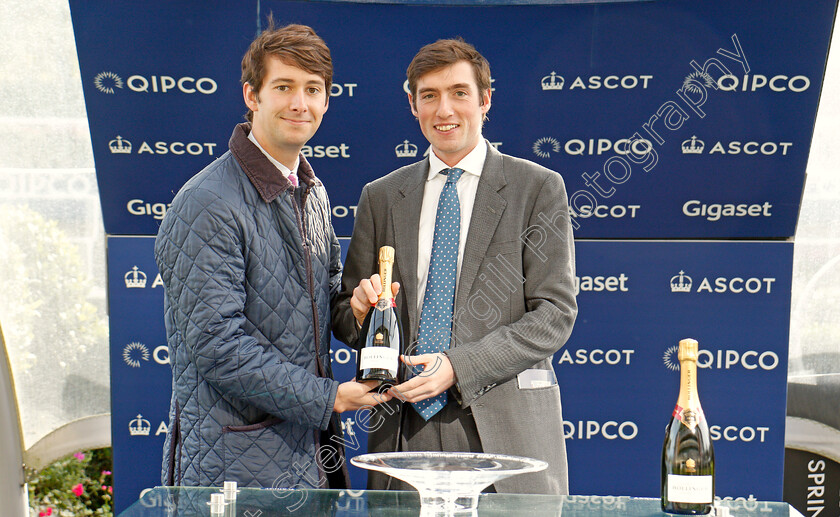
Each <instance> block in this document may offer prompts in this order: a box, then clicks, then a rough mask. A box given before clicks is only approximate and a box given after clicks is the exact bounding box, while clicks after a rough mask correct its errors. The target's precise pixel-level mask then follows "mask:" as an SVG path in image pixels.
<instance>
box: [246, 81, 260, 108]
mask: <svg viewBox="0 0 840 517" xmlns="http://www.w3.org/2000/svg"><path fill="white" fill-rule="evenodd" d="M242 98H243V99H244V100H245V105H246V106H248V109H250V110H251V111H257V109H259V104H260V99H259V96H258V95H257V92H256V91H254V89H253V88H252V87H251V85H250V83H245V84H243V85H242Z"/></svg>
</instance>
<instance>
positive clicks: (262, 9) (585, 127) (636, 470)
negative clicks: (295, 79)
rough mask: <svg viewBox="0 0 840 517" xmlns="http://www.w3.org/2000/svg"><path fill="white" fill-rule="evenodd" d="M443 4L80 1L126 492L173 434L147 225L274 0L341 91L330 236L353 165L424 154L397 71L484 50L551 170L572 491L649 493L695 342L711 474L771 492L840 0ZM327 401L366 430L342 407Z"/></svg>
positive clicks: (499, 86)
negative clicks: (460, 51)
mask: <svg viewBox="0 0 840 517" xmlns="http://www.w3.org/2000/svg"><path fill="white" fill-rule="evenodd" d="M440 3H442V4H446V5H432V4H439V2H436V1H431V2H412V3H411V4H408V3H399V4H396V3H373V2H371V3H365V2H362V3H354V2H279V1H255V2H250V3H241V2H237V3H234V4H226V3H212V4H208V3H206V2H199V1H197V0H191V1H177V2H145V3H140V4H138V3H136V2H128V1H124V0H120V1H116V2H115V1H106V0H88V1H84V2H83V1H81V0H71V2H70V6H71V13H72V17H73V25H74V30H75V37H76V44H77V49H78V54H79V61H80V68H81V78H82V82H83V89H84V94H85V101H86V107H87V113H88V120H89V124H90V132H91V140H92V146H93V151H94V158H95V161H96V169H97V179H98V182H99V188H100V196H101V199H102V210H103V217H104V221H105V228H106V232H107V233H108V234H109V236H110V237H109V239H108V246H109V248H108V264H109V282H110V287H109V296H110V318H111V366H112V369H111V371H112V381H111V387H112V417H113V446H114V462H115V466H114V484H115V497H116V507H115V508H116V510H117V511H118V512H119V511H120V510H122V509H123V508H125V507H126V506H127V505H128V504H130V503H131V502H133V501H134V500H136V499H137V497H138V496H139V493H140V491H141V490H142V489H144V488H146V487H151V486H154V485H155V484H158V483H159V470H160V455H161V447H162V443H163V437H164V433H166V432H167V430H166V423H167V422H166V418H167V409H168V400H169V391H170V382H171V380H170V372H169V366H168V355H167V350H166V346H165V336H164V329H163V316H162V285H161V284H160V283H159V280H157V281H156V276H157V270H156V268H155V265H154V262H153V260H152V245H153V239H152V238H150V237H149V236H153V235H154V234H155V233H156V232H157V228H158V226H159V224H160V220H161V219H162V218H163V216H164V214H165V212H166V207H167V205H168V204H169V203H170V202H171V200H172V198H173V196H174V194H175V192H177V190H178V189H179V188H180V186H181V185H182V184H183V183H184V182H185V181H186V180H187V179H188V178H189V177H191V176H192V175H193V174H195V173H196V172H198V171H199V170H200V169H202V168H203V167H204V166H205V165H207V164H208V163H209V162H210V161H212V160H213V159H214V158H215V157H218V156H220V155H221V154H223V153H224V152H225V151H226V150H227V141H228V138H229V136H230V134H231V131H232V129H233V126H234V124H236V123H237V122H239V121H241V120H242V116H243V114H244V112H245V106H244V104H243V101H242V95H241V87H240V85H239V70H240V64H239V63H240V60H241V56H242V54H243V52H244V51H245V49H246V47H247V45H248V44H249V42H250V41H251V39H252V38H253V36H254V35H255V33H256V32H257V31H258V29H259V27H260V26H262V25H264V24H265V16H266V15H267V13H268V12H273V13H274V16H275V18H276V19H277V22H278V24H285V23H291V22H299V23H306V24H308V25H311V26H313V27H314V28H315V29H316V31H317V32H318V33H319V34H320V35H321V36H322V37H323V38H324V39H325V40H326V41H327V43H328V44H329V45H330V47H331V50H332V55H333V60H334V64H335V76H334V85H333V87H332V91H331V94H332V96H331V99H330V108H329V111H328V112H327V114H326V116H325V118H324V122H323V124H322V126H321V129H320V130H319V131H318V133H317V134H316V135H315V137H314V138H313V140H312V141H311V142H309V145H308V146H307V147H305V148H304V154H305V155H306V156H307V158H308V159H309V160H310V162H311V163H312V165H313V167H314V168H315V171H316V173H317V174H318V176H319V177H320V178H321V179H322V180H323V181H324V183H325V184H326V186H327V189H328V191H329V193H330V197H331V201H332V205H333V223H334V226H335V228H336V231H337V233H338V234H339V235H342V236H349V235H350V234H351V232H352V226H353V215H354V209H355V205H356V203H357V201H358V197H359V194H360V192H361V188H362V187H363V186H364V184H365V183H367V182H369V181H371V180H373V179H375V178H377V177H379V176H381V175H383V174H385V173H387V172H389V171H390V170H393V169H395V168H397V167H400V166H402V165H406V164H408V163H412V162H413V161H416V160H419V159H421V158H422V157H423V156H424V155H425V153H427V152H428V144H427V143H426V141H425V139H424V138H423V136H422V133H421V132H420V130H419V127H418V125H417V123H416V121H415V120H414V119H413V117H412V115H411V113H410V110H409V108H408V103H407V100H406V92H405V84H404V81H405V68H406V66H407V64H408V62H409V61H410V59H411V57H412V56H413V55H414V53H415V52H416V51H417V50H418V49H419V48H420V47H421V46H422V45H423V44H426V43H429V42H431V41H433V40H435V39H438V38H442V37H452V36H456V35H460V36H463V37H464V38H465V39H466V40H467V41H469V42H471V43H473V44H475V45H476V47H477V48H478V49H479V50H480V51H481V52H482V53H483V54H484V55H485V56H486V57H487V58H488V59H489V61H490V63H491V67H492V77H493V94H492V95H493V96H492V102H493V107H492V109H491V111H490V114H489V115H490V121H489V122H487V123H486V125H485V129H484V135H485V136H486V137H487V138H488V139H489V140H490V142H491V143H493V145H495V146H497V147H498V148H499V149H500V150H501V151H502V152H505V153H508V154H512V155H515V156H520V157H524V158H528V159H530V160H533V161H535V162H537V163H540V164H543V165H545V166H547V167H549V168H551V169H553V170H556V171H557V172H559V173H560V174H562V176H563V178H564V180H565V182H566V185H567V190H568V193H569V196H570V202H571V206H572V209H573V225H574V226H575V235H576V238H577V252H578V257H577V274H578V278H579V289H580V292H579V296H578V300H579V304H580V315H579V318H578V322H577V324H576V327H575V331H574V333H573V335H572V338H571V339H570V341H569V343H567V344H566V346H565V347H564V349H563V350H561V352H562V353H561V354H558V356H557V357H556V364H555V368H556V370H557V373H558V378H559V380H560V383H561V389H562V393H563V403H564V417H565V419H566V437H567V440H568V442H567V444H568V450H569V459H570V469H571V489H572V491H573V493H578V494H622V495H639V496H656V495H657V494H658V490H659V488H658V487H659V484H658V483H659V471H658V458H659V454H660V452H659V449H660V447H661V443H662V436H663V432H664V426H665V424H666V423H667V418H668V415H670V412H671V410H672V409H673V404H674V403H675V401H676V396H677V390H678V381H679V376H678V374H677V373H676V372H674V371H673V366H674V364H675V357H674V352H673V350H674V349H673V347H675V346H676V344H677V342H678V340H679V339H681V338H684V337H694V338H696V339H698V340H699V342H700V346H701V349H702V350H703V352H702V354H701V372H700V393H701V398H702V400H703V404H704V409H705V411H706V414H707V416H708V417H709V420H710V422H711V423H712V425H713V428H712V430H713V433H714V435H715V439H716V448H717V460H718V485H717V492H718V495H720V496H724V497H725V496H731V497H748V496H750V495H752V496H754V497H756V498H759V499H777V500H778V499H780V498H781V495H782V463H783V462H782V457H783V450H784V449H783V447H784V445H783V444H784V413H785V385H786V384H785V383H786V371H787V339H788V321H789V301H790V276H791V273H790V272H791V260H792V243H790V242H784V241H783V239H785V238H789V237H791V236H793V234H794V231H795V226H796V220H797V216H798V210H799V201H800V198H801V195H802V189H803V184H804V178H805V167H806V164H807V160H808V152H809V148H810V144H811V137H812V131H813V125H814V120H815V116H816V109H817V105H818V101H819V95H820V87H821V84H822V78H823V73H824V66H825V60H826V55H827V49H828V44H829V37H830V33H831V28H832V23H833V19H834V12H835V9H836V1H834V0H816V1H814V2H809V4H808V7H807V9H805V8H803V7H801V5H800V4H797V3H795V2H789V1H784V0H768V1H765V2H761V3H760V5H759V4H757V3H755V2H749V1H747V0H737V1H732V0H709V1H707V2H703V3H697V2H688V1H682V0H674V1H651V2H638V1H628V2H567V3H552V2H547V3H545V4H544V5H504V4H522V2H515V1H514V2H481V5H477V4H478V2H472V1H463V2H455V3H453V2H440ZM529 3H532V2H529ZM540 3H541V2H540ZM421 4H422V5H421ZM455 4H461V5H455ZM490 4H492V5H490ZM587 239H610V240H587ZM628 239H631V240H628ZM632 239H658V240H655V241H643V240H632ZM667 239H680V240H667ZM686 239H693V240H686ZM712 239H724V240H725V241H720V240H712ZM739 239H749V240H753V241H752V242H750V241H743V242H739V241H738V240H739ZM755 239H765V241H761V242H757V241H754V240H755ZM766 239H780V240H777V241H776V242H770V241H766ZM343 244H344V245H345V247H346V242H344V243H343ZM135 267H136V268H137V269H136V271H135V269H134V268H135ZM143 280H144V281H145V283H143ZM689 285H690V287H689ZM333 361H334V367H335V370H336V373H337V377H338V378H339V379H342V380H346V379H349V378H351V377H352V368H353V364H354V363H355V355H354V353H353V352H350V351H349V350H347V349H346V348H345V347H343V346H342V345H337V344H334V348H333ZM342 420H343V422H344V423H345V426H346V427H345V431H346V432H348V433H357V439H359V440H360V444H361V446H360V450H364V448H365V445H366V437H365V436H364V433H363V432H358V431H359V430H358V426H356V425H355V422H354V420H353V415H352V414H351V415H344V416H343V418H342ZM747 464H748V465H750V466H751V467H755V468H751V469H750V472H752V473H754V475H752V476H744V475H743V472H744V470H743V469H744V465H747ZM605 465H607V466H608V468H604V466H605ZM353 469H355V468H353ZM353 483H354V486H356V487H361V486H363V485H364V482H363V473H361V472H358V471H355V470H354V471H353Z"/></svg>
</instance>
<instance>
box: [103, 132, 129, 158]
mask: <svg viewBox="0 0 840 517" xmlns="http://www.w3.org/2000/svg"><path fill="white" fill-rule="evenodd" d="M108 149H110V150H111V154H131V142H129V141H128V140H124V139H123V138H122V137H121V136H119V135H117V138H115V139H113V140H111V141H110V142H108Z"/></svg>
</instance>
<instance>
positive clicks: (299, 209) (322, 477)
mask: <svg viewBox="0 0 840 517" xmlns="http://www.w3.org/2000/svg"><path fill="white" fill-rule="evenodd" d="M308 192H309V189H306V190H304V191H303V192H302V193H301V196H300V205H301V206H298V204H297V200H296V199H295V195H294V191H292V192H290V195H289V199H290V200H291V202H292V206H293V207H294V209H295V219H296V220H297V227H298V232H300V239H301V242H302V243H303V257H304V260H303V261H304V264H305V265H306V288H307V289H308V290H309V301H310V304H311V305H312V323H313V328H312V330H313V332H314V334H315V364H316V368H317V371H318V376H319V377H326V376H327V375H326V372H324V367H323V366H322V365H321V331H320V325H319V324H318V306H317V305H316V304H315V285H314V280H313V278H312V255H311V253H310V246H309V241H308V239H307V237H306V224H305V220H304V218H303V207H304V206H306V198H307V194H308ZM320 434H321V432H320V430H319V429H316V430H315V432H314V435H315V448H316V450H320V449H321V440H320ZM315 464H316V466H317V468H318V487H319V488H327V475H326V471H325V469H324V466H323V465H322V464H321V460H320V457H319V455H318V454H317V453H316V454H315Z"/></svg>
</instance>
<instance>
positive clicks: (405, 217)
mask: <svg viewBox="0 0 840 517" xmlns="http://www.w3.org/2000/svg"><path fill="white" fill-rule="evenodd" d="M428 171H429V159H428V158H427V159H425V160H423V161H421V162H418V163H416V164H414V165H413V166H412V167H411V170H410V172H409V173H408V174H407V176H408V180H407V181H406V182H405V185H404V186H403V187H402V188H401V189H400V191H399V193H400V195H401V196H402V197H401V198H400V199H398V200H397V201H396V202H395V203H394V204H393V205H392V206H391V218H392V221H393V222H394V252H395V254H396V262H397V267H398V268H399V270H400V280H401V281H402V285H401V286H400V288H401V289H402V290H403V293H404V295H405V298H404V300H405V303H406V304H408V307H406V309H407V310H408V326H407V327H406V328H407V329H408V330H409V336H413V335H416V331H417V326H418V325H419V323H420V322H419V319H420V318H419V315H418V314H417V299H418V294H417V253H418V250H417V240H418V232H419V230H420V209H421V208H422V206H423V192H424V190H425V189H424V186H425V183H426V182H425V179H426V176H427V174H428ZM409 336H406V337H409Z"/></svg>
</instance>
